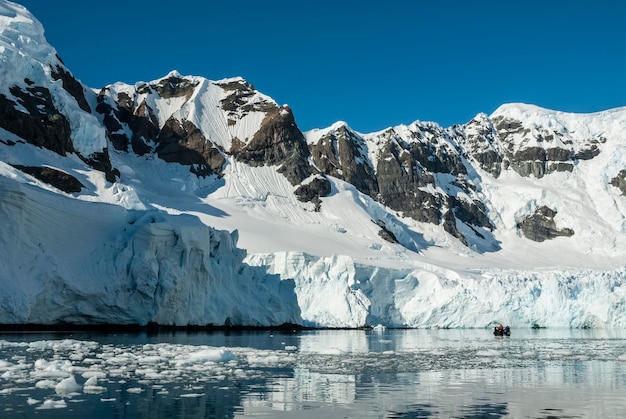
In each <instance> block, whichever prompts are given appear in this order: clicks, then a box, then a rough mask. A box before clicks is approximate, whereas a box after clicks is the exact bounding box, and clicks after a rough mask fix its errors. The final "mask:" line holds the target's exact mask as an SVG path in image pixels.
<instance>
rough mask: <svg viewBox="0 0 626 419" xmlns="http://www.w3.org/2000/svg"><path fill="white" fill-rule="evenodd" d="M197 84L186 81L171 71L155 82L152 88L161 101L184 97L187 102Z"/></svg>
mask: <svg viewBox="0 0 626 419" xmlns="http://www.w3.org/2000/svg"><path fill="white" fill-rule="evenodd" d="M198 84H199V82H198V81H193V80H188V79H186V78H184V77H182V76H181V75H180V74H179V73H178V72H177V71H173V72H170V73H169V74H168V75H167V76H166V77H165V78H163V79H161V80H159V81H157V82H156V83H155V84H154V85H152V87H153V88H154V89H155V90H156V92H157V93H158V94H159V96H161V97H162V98H163V99H171V98H173V97H181V96H184V97H185V98H186V99H187V100H189V98H191V96H192V95H193V92H194V89H195V88H196V86H198Z"/></svg>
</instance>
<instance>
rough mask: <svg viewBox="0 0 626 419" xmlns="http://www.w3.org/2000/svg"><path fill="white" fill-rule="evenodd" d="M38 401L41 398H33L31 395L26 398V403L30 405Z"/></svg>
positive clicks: (39, 401)
mask: <svg viewBox="0 0 626 419" xmlns="http://www.w3.org/2000/svg"><path fill="white" fill-rule="evenodd" d="M39 403H41V400H37V399H33V398H32V397H29V398H28V399H26V404H28V405H30V406H32V405H34V404H39Z"/></svg>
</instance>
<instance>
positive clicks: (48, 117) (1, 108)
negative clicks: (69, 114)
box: [0, 86, 74, 156]
mask: <svg viewBox="0 0 626 419" xmlns="http://www.w3.org/2000/svg"><path fill="white" fill-rule="evenodd" d="M9 90H10V92H11V94H13V96H15V97H16V98H17V101H18V103H16V102H14V101H12V100H11V99H9V98H7V97H6V96H5V95H2V94H0V127H2V128H4V129H6V130H7V131H9V132H12V133H13V134H16V135H18V136H20V137H22V138H23V139H24V140H26V141H27V142H29V143H30V144H33V145H36V146H37V147H44V148H47V149H48V150H51V151H54V152H55V153H58V154H60V155H62V156H65V155H66V154H67V153H72V152H73V151H74V146H73V143H72V138H71V129H70V124H69V121H68V120H67V118H66V117H65V116H64V115H63V114H61V113H60V112H59V111H58V110H57V109H56V107H55V106H54V103H53V101H52V96H51V95H50V91H49V90H48V89H46V88H44V87H38V86H30V87H26V88H25V89H24V90H22V89H21V88H19V87H17V86H13V87H11V88H10V89H9ZM18 104H19V106H21V107H22V108H24V109H25V110H26V111H27V112H23V111H21V110H18V109H17V108H18Z"/></svg>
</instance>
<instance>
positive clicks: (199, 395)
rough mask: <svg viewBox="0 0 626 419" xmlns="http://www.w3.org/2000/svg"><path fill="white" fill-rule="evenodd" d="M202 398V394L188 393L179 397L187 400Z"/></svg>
mask: <svg viewBox="0 0 626 419" xmlns="http://www.w3.org/2000/svg"><path fill="white" fill-rule="evenodd" d="M202 396H204V393H189V394H181V395H180V397H187V398H193V397H202Z"/></svg>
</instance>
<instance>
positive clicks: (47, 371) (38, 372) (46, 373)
mask: <svg viewBox="0 0 626 419" xmlns="http://www.w3.org/2000/svg"><path fill="white" fill-rule="evenodd" d="M34 369H35V370H34V371H33V375H34V376H35V377H46V378H65V377H69V375H70V372H71V370H72V363H71V362H70V361H68V360H67V359H65V360H60V359H59V360H56V361H46V360H45V359H38V360H37V361H35V365H34Z"/></svg>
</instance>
